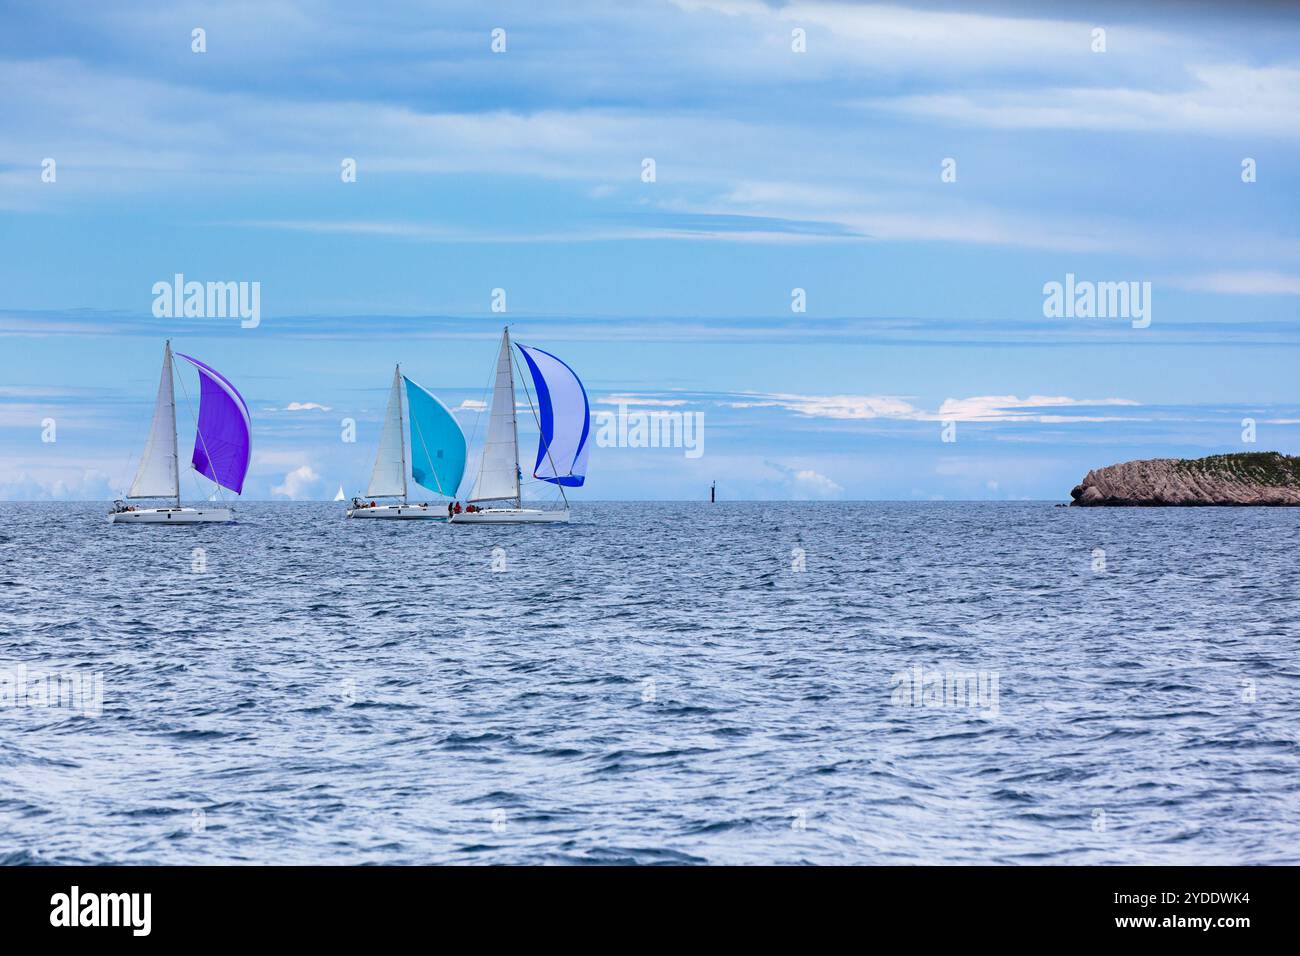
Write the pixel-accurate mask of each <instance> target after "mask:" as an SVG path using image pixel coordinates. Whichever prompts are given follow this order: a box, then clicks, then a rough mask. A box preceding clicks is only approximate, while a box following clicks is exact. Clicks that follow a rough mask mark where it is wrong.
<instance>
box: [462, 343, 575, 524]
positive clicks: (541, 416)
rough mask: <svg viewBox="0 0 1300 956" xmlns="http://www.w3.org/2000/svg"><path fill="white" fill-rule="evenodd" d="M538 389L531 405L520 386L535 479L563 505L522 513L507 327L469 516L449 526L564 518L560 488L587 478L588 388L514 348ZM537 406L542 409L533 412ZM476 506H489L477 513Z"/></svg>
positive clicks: (551, 359) (558, 366)
mask: <svg viewBox="0 0 1300 956" xmlns="http://www.w3.org/2000/svg"><path fill="white" fill-rule="evenodd" d="M516 347H517V348H518V349H519V352H520V354H521V355H522V356H523V359H524V361H525V362H526V363H527V365H528V371H529V373H530V375H531V377H532V380H533V385H534V386H535V387H536V389H537V405H536V406H535V405H533V398H532V395H531V394H530V393H529V391H528V385H527V383H526V382H524V394H525V395H526V396H527V398H528V405H529V408H531V409H532V412H533V417H534V419H535V420H536V422H537V429H538V432H539V433H540V434H539V438H538V442H537V461H536V463H535V464H534V465H533V471H532V474H533V477H534V478H536V479H537V480H538V481H544V482H547V483H550V484H553V485H555V486H556V487H557V488H558V489H559V491H560V498H561V500H562V501H563V502H564V507H563V508H560V509H554V508H552V509H543V508H525V507H524V506H523V496H522V495H521V493H520V481H521V478H522V477H523V472H522V469H521V468H520V465H519V427H518V425H519V423H518V421H517V420H516V417H515V380H514V364H517V363H512V361H511V360H512V358H513V353H512V352H511V350H510V329H509V327H507V328H506V329H505V330H504V331H503V332H502V334H501V350H500V352H499V353H498V354H497V370H496V381H495V383H494V385H493V388H492V410H491V414H490V417H489V419H488V429H487V437H486V440H485V442H484V445H483V457H482V460H481V462H480V464H479V472H478V478H477V480H476V481H475V482H474V490H473V491H472V492H471V493H470V498H469V501H470V504H472V505H475V506H476V507H475V508H474V510H472V511H470V510H467V511H465V512H463V513H460V514H455V515H452V517H451V521H452V523H453V524H532V523H540V522H558V521H568V520H569V499H568V496H567V495H565V493H564V489H565V488H579V487H581V486H582V483H583V482H584V481H585V480H586V475H587V456H588V455H589V453H590V452H591V442H590V440H589V439H590V438H591V406H590V404H589V403H588V402H587V390H586V389H584V388H583V387H582V381H581V380H580V379H579V378H578V376H577V374H576V373H575V372H574V371H573V369H571V368H569V366H568V365H566V364H565V363H564V362H563V361H562V360H561V359H559V358H557V357H556V356H554V355H552V354H551V353H550V352H544V351H542V350H541V349H539V348H533V347H532V346H527V345H516ZM519 374H520V381H524V378H523V372H522V370H521V371H520V373H519ZM538 406H540V408H539V407H538ZM479 502H488V503H489V506H488V507H486V508H484V507H477V505H478V504H479Z"/></svg>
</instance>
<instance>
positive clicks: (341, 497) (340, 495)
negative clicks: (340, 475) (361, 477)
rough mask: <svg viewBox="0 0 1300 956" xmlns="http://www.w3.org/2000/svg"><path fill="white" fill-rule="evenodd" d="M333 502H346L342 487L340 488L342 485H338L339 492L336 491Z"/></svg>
mask: <svg viewBox="0 0 1300 956" xmlns="http://www.w3.org/2000/svg"><path fill="white" fill-rule="evenodd" d="M334 500H335V501H346V500H347V498H346V496H344V494H343V486H342V485H339V491H338V494H336V495H335V496H334Z"/></svg>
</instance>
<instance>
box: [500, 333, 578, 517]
mask: <svg viewBox="0 0 1300 956" xmlns="http://www.w3.org/2000/svg"><path fill="white" fill-rule="evenodd" d="M510 357H511V358H512V359H514V362H515V367H516V368H519V359H518V358H516V357H515V354H514V353H513V352H511V353H510ZM519 381H521V382H522V383H523V385H524V396H525V397H526V398H527V399H528V408H529V410H530V411H531V412H532V413H533V420H534V421H535V422H537V437H538V440H539V441H540V440H541V439H542V437H543V436H542V420H541V419H540V418H538V417H537V409H536V408H533V395H532V393H531V392H530V391H528V380H527V379H525V378H524V370H523V369H522V368H520V369H519ZM546 460H547V461H549V462H550V463H551V470H552V471H553V472H555V477H556V478H559V477H560V469H559V468H556V467H555V459H554V458H552V457H551V443H550V442H546ZM569 474H573V469H572V468H570V469H569ZM533 477H534V478H536V477H537V476H536V475H533ZM548 484H549V482H548ZM555 487H556V488H559V489H560V497H561V498H563V499H564V506H565V507H566V508H567V507H568V506H569V496H568V495H566V494H565V493H564V485H562V484H560V483H559V482H558V481H556V482H555Z"/></svg>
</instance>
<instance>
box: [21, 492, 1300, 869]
mask: <svg viewBox="0 0 1300 956" xmlns="http://www.w3.org/2000/svg"><path fill="white" fill-rule="evenodd" d="M342 509H343V506H342V505H341V504H327V503H257V502H252V503H242V504H239V505H238V506H237V520H236V522H235V523H233V524H230V525H220V526H215V525H212V526H201V527H156V526H120V525H110V524H109V523H108V522H107V520H106V517H105V515H106V512H107V506H106V505H105V504H103V503H83V504H75V503H74V504H69V503H4V504H0V582H2V587H0V862H3V863H6V864H56V863H83V864H146V863H152V864H269V863H274V864H304V863H306V864H311V863H321V864H431V863H432V864H448V863H450V864H778V865H787V864H789V865H798V864H977V863H992V864H1156V863H1161V864H1241V863H1274V864H1296V863H1300V772H1298V771H1300V569H1298V560H1297V555H1298V554H1300V549H1298V548H1297V545H1298V544H1300V510H1294V509H1282V508H1277V509H1268V508H1229V509H1214V508H1201V509H1172V508H1171V509H1158V508H1152V509H1137V508H1115V509H1078V508H1063V507H1056V506H1053V504H1051V503H1043V502H1016V503H1010V502H1008V503H983V502H971V503H946V502H926V503H902V502H898V503H891V502H879V503H874V502H873V503H841V502H834V503H793V502H779V503H778V502H772V503H763V502H749V503H731V502H728V503H718V504H714V505H710V504H709V503H707V502H701V503H680V502H656V503H651V502H644V503H579V504H577V505H575V506H574V510H573V521H572V523H571V524H569V525H566V526H557V525H546V526H532V527H529V526H515V527H486V526H467V525H447V524H446V523H444V522H424V521H422V522H410V523H407V522H384V521H348V520H345V519H344V517H343V510H342Z"/></svg>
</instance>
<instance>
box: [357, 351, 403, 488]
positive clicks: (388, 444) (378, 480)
mask: <svg viewBox="0 0 1300 956" xmlns="http://www.w3.org/2000/svg"><path fill="white" fill-rule="evenodd" d="M405 495H406V449H405V447H404V446H403V444H402V374H401V372H400V371H397V370H394V372H393V388H392V391H390V392H389V393H388V412H387V415H386V416H385V418H384V432H383V434H382V435H381V436H380V438H379V453H378V454H377V455H375V469H374V471H372V472H371V473H370V484H369V485H368V486H367V487H366V497H367V498H401V497H405Z"/></svg>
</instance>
